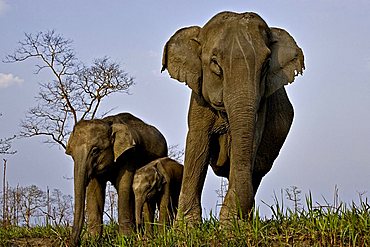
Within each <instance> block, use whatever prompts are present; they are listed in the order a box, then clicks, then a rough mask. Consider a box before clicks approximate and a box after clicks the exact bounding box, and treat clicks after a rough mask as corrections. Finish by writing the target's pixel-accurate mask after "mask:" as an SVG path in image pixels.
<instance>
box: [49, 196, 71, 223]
mask: <svg viewBox="0 0 370 247" xmlns="http://www.w3.org/2000/svg"><path fill="white" fill-rule="evenodd" d="M50 202H51V206H50V207H51V210H50V212H51V214H50V215H49V217H50V218H51V219H52V220H53V224H54V225H66V226H69V225H71V223H72V217H73V198H72V196H71V195H64V194H63V193H62V192H61V191H60V190H59V189H54V190H53V192H52V194H51V200H50Z"/></svg>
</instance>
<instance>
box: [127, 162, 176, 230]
mask: <svg viewBox="0 0 370 247" xmlns="http://www.w3.org/2000/svg"><path fill="white" fill-rule="evenodd" d="M182 173H183V166H182V165H180V164H179V163H178V162H177V161H175V160H173V159H170V158H167V157H165V158H159V159H156V160H154V161H152V162H150V163H148V164H147V165H145V166H144V167H142V168H140V169H138V170H137V171H136V172H135V175H134V180H133V184H132V186H133V191H134V194H135V210H136V225H137V227H140V226H141V225H142V223H143V219H144V222H145V223H149V224H147V225H146V227H147V229H146V230H148V231H151V229H152V228H151V224H150V223H154V213H155V209H156V206H157V207H158V209H159V223H160V224H161V225H162V226H164V225H165V224H168V223H169V222H170V221H171V220H172V219H174V217H175V214H176V211H177V204H178V198H179V194H180V189H181V182H182ZM143 214H144V215H143ZM148 227H149V228H148Z"/></svg>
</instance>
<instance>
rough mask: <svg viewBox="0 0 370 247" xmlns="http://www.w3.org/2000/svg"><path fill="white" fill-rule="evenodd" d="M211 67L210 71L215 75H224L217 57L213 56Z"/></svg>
mask: <svg viewBox="0 0 370 247" xmlns="http://www.w3.org/2000/svg"><path fill="white" fill-rule="evenodd" d="M209 66H210V69H211V71H212V72H213V73H215V74H216V75H218V76H221V75H222V69H221V66H220V65H219V64H218V62H217V59H216V57H215V56H212V58H211V62H210V65H209Z"/></svg>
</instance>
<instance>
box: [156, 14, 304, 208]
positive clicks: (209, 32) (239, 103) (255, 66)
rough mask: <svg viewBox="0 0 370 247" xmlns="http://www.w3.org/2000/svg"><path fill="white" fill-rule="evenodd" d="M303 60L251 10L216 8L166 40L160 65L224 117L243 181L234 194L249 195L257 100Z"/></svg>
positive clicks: (296, 69)
mask: <svg viewBox="0 0 370 247" xmlns="http://www.w3.org/2000/svg"><path fill="white" fill-rule="evenodd" d="M303 60H304V58H303V52H302V50H301V49H300V48H299V47H298V46H297V44H296V42H295V41H294V39H293V38H292V37H291V36H290V35H289V34H288V33H287V32H286V31H285V30H282V29H277V28H269V27H268V25H267V24H266V22H265V21H264V20H263V19H262V18H261V17H260V16H258V15H257V14H255V13H241V14H238V13H232V12H222V13H219V14H217V15H216V16H214V17H213V18H212V19H211V20H210V21H208V22H207V23H206V24H205V25H204V26H203V27H198V26H191V27H187V28H183V29H180V30H178V31H177V32H176V33H175V34H174V35H173V36H172V37H171V38H170V39H169V41H168V42H167V43H166V45H165V48H164V53H163V60H162V65H163V67H162V71H163V70H165V69H167V70H168V72H169V74H170V76H171V77H172V78H174V79H176V80H178V81H180V82H185V83H186V84H187V85H188V86H189V87H190V88H191V89H192V91H193V93H195V94H197V95H198V96H199V97H198V98H200V99H203V101H206V102H207V103H208V104H209V105H210V106H211V107H212V108H213V109H215V110H217V111H221V112H223V113H225V114H223V115H225V116H226V117H227V121H228V123H229V128H230V133H231V139H232V143H231V154H230V155H231V157H230V159H231V161H232V164H234V165H235V167H231V172H235V173H238V176H237V178H238V179H239V181H242V182H240V183H239V184H238V185H237V186H239V188H240V189H242V190H243V192H241V193H239V192H238V191H236V194H237V195H240V194H242V193H246V194H248V195H253V189H252V185H251V181H250V180H251V179H250V177H251V171H252V169H253V168H252V166H253V161H254V158H255V157H254V155H255V152H256V150H254V149H255V147H256V145H254V143H253V142H254V141H255V139H254V138H255V137H254V135H255V133H256V128H257V125H256V122H257V118H258V116H257V115H258V111H259V110H260V103H261V102H262V100H263V99H264V98H266V97H269V96H270V95H272V94H273V93H274V92H275V91H276V90H278V89H280V88H281V87H283V86H284V85H286V84H289V83H291V82H293V80H294V77H295V76H296V75H297V74H299V73H300V74H301V73H302V72H303V69H304V61H303ZM190 127H191V126H190ZM243 183H244V184H245V186H244V185H243V186H244V187H243V186H241V185H242V184H243ZM242 187H243V188H242ZM245 188H246V189H245ZM236 190H238V188H236ZM245 190H247V191H245ZM239 199H240V200H241V198H239ZM240 203H241V204H242V205H241V207H242V208H243V207H244V206H245V205H252V204H253V197H252V196H249V198H247V199H246V202H244V201H241V202H240Z"/></svg>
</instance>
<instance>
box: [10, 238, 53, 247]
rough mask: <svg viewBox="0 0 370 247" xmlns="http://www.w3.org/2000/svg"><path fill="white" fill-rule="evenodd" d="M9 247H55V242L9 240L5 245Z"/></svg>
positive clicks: (47, 240) (45, 239)
mask: <svg viewBox="0 0 370 247" xmlns="http://www.w3.org/2000/svg"><path fill="white" fill-rule="evenodd" d="M7 246H11V247H36V246H40V247H41V246H42V247H43V246H48V247H51V246H56V242H55V240H54V241H53V240H52V239H50V238H18V239H14V240H11V242H10V243H9V244H8V245H7Z"/></svg>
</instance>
